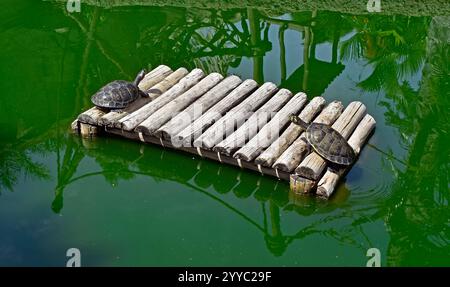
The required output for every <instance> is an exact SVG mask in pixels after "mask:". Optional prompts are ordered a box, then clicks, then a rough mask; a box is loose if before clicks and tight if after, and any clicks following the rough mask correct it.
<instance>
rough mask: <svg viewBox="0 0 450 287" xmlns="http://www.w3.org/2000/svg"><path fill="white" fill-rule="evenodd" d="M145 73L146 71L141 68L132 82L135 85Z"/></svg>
mask: <svg viewBox="0 0 450 287" xmlns="http://www.w3.org/2000/svg"><path fill="white" fill-rule="evenodd" d="M146 73H147V71H146V70H145V69H144V70H141V71H140V72H139V74H137V76H136V79H135V80H134V82H133V84H134V85H135V86H136V87H137V86H138V85H139V83H140V82H141V81H142V80H143V79H144V78H145V74H146Z"/></svg>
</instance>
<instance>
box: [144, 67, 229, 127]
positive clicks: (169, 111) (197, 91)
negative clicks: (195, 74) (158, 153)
mask: <svg viewBox="0 0 450 287" xmlns="http://www.w3.org/2000/svg"><path fill="white" fill-rule="evenodd" d="M222 79H223V76H222V75H221V74H219V73H211V74H209V75H208V76H206V77H205V78H204V79H202V80H201V81H200V82H198V84H196V85H195V86H193V87H192V88H190V89H189V90H188V91H186V92H185V93H184V94H182V95H181V96H179V97H177V98H176V99H175V100H173V101H171V102H170V103H168V104H166V105H165V106H164V107H162V108H160V109H159V110H157V111H156V112H154V113H153V114H152V115H150V116H149V117H148V118H147V119H146V120H144V121H143V122H142V123H141V124H140V125H138V126H137V127H136V131H137V132H139V133H143V134H147V135H150V134H154V133H155V132H156V130H157V129H159V128H160V127H161V126H162V125H163V124H165V123H167V122H168V121H169V120H170V119H171V117H173V116H174V115H177V114H178V113H179V112H180V111H182V110H183V109H184V108H186V107H187V106H188V105H189V104H191V103H192V102H194V101H195V100H197V99H198V98H200V97H201V96H202V95H203V94H204V93H206V92H207V91H209V90H210V89H211V88H213V87H214V86H215V85H217V83H219V82H220V81H221V80H222Z"/></svg>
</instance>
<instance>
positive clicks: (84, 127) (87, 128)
mask: <svg viewBox="0 0 450 287" xmlns="http://www.w3.org/2000/svg"><path fill="white" fill-rule="evenodd" d="M97 133H98V127H96V126H93V125H90V124H86V123H82V122H80V134H81V136H82V137H84V138H90V137H94V136H95V135H97Z"/></svg>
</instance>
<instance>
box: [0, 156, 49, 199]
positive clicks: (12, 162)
mask: <svg viewBox="0 0 450 287" xmlns="http://www.w3.org/2000/svg"><path fill="white" fill-rule="evenodd" d="M21 174H22V175H24V176H25V177H28V176H35V177H39V178H43V179H48V178H49V174H48V170H47V169H46V168H45V166H44V165H42V164H40V163H36V162H34V161H33V160H32V159H31V158H30V155H29V153H28V152H27V151H23V150H17V149H14V148H11V147H9V148H5V149H3V150H2V151H1V152H0V191H1V190H2V189H7V190H10V191H13V189H14V185H15V184H16V182H17V180H18V177H19V175H21Z"/></svg>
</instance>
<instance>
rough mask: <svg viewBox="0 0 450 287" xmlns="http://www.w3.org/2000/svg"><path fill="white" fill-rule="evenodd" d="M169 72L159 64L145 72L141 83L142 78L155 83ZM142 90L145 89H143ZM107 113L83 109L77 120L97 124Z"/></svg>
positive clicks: (93, 109)
mask: <svg viewBox="0 0 450 287" xmlns="http://www.w3.org/2000/svg"><path fill="white" fill-rule="evenodd" d="M171 72H172V70H171V69H170V68H169V67H167V66H165V65H160V66H158V67H156V68H155V69H153V70H152V71H150V72H149V73H147V74H146V75H145V78H144V79H143V80H142V81H141V83H142V82H143V81H144V80H146V82H147V83H150V84H152V83H154V84H157V83H159V82H161V81H162V80H163V79H164V77H166V76H167V75H168V74H170V73H171ZM139 88H141V84H139ZM143 91H145V90H143ZM107 113H108V112H107V111H105V110H101V109H99V108H97V107H92V108H90V109H89V110H87V111H85V112H84V113H82V114H80V115H79V116H78V120H79V121H80V122H83V123H87V124H91V125H98V124H99V120H100V118H101V117H103V116H104V115H105V114H107Z"/></svg>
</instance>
